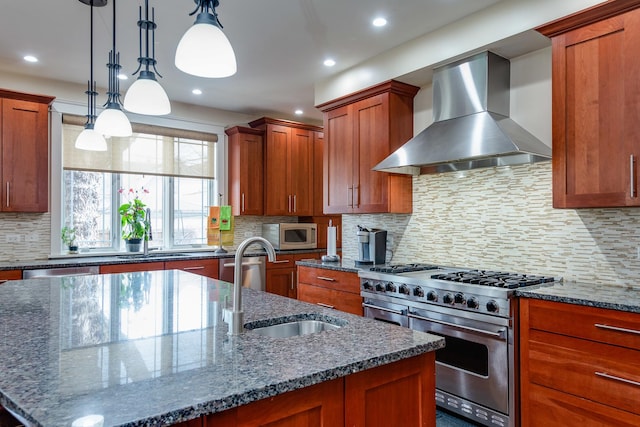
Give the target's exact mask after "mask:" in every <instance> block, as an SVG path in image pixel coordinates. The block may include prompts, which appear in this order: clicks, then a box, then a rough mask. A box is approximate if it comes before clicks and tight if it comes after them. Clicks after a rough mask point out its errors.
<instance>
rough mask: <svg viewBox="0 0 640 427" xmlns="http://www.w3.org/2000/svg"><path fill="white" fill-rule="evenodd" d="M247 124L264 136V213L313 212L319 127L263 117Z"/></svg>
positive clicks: (305, 213)
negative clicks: (315, 144) (315, 160)
mask: <svg viewBox="0 0 640 427" xmlns="http://www.w3.org/2000/svg"><path fill="white" fill-rule="evenodd" d="M249 125H250V126H251V127H252V128H257V129H261V130H263V131H264V135H265V174H264V185H265V196H264V197H265V203H264V207H265V212H264V213H265V215H284V216H287V215H289V216H308V215H313V159H314V157H313V154H314V137H315V133H317V132H322V128H320V127H317V126H312V125H307V124H303V123H298V122H291V121H286V120H276V119H271V118H267V117H263V118H261V119H258V120H255V121H253V122H251V123H249Z"/></svg>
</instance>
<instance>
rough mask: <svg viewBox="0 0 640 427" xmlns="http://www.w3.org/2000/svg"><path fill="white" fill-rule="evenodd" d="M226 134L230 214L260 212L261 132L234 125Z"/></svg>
mask: <svg viewBox="0 0 640 427" xmlns="http://www.w3.org/2000/svg"><path fill="white" fill-rule="evenodd" d="M225 133H226V134H227V136H228V137H229V163H228V166H229V172H228V174H229V194H228V200H229V204H230V205H231V209H232V213H233V215H236V216H238V215H262V214H264V191H265V190H264V186H263V182H264V141H263V134H264V132H263V131H262V130H260V129H252V128H247V127H241V126H236V127H232V128H230V129H226V130H225Z"/></svg>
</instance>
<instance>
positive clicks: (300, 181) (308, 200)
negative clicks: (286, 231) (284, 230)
mask: <svg viewBox="0 0 640 427" xmlns="http://www.w3.org/2000/svg"><path fill="white" fill-rule="evenodd" d="M313 154H314V149H313V133H312V132H311V131H308V130H305V129H298V128H292V129H291V143H290V144H289V159H288V162H289V167H288V170H289V174H290V176H289V187H290V194H291V198H292V201H291V212H292V213H293V214H294V215H298V216H303V215H312V214H313V183H314V181H313V173H314V168H313Z"/></svg>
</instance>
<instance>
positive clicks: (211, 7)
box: [175, 0, 237, 77]
mask: <svg viewBox="0 0 640 427" xmlns="http://www.w3.org/2000/svg"><path fill="white" fill-rule="evenodd" d="M194 1H195V3H197V6H196V9H195V10H194V11H193V12H191V13H190V14H189V16H192V15H194V14H195V13H196V12H197V11H198V10H200V13H198V16H197V17H196V22H195V23H194V24H193V26H192V27H191V28H189V29H188V30H187V32H186V33H184V35H183V36H182V38H181V39H180V42H179V43H178V48H177V49H176V59H175V64H176V67H178V69H180V70H182V71H184V72H185V73H187V74H192V75H194V76H198V77H228V76H232V75H234V74H235V73H236V70H237V66H236V55H235V53H234V52H233V48H232V47H231V43H230V42H229V39H228V38H227V36H225V34H224V33H223V32H222V24H220V20H218V14H217V13H216V7H218V6H219V5H220V2H219V1H218V0H194Z"/></svg>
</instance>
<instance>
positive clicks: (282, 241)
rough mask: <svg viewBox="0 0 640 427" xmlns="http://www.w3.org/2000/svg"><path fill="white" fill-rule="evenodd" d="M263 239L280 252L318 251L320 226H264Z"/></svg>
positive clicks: (284, 224)
mask: <svg viewBox="0 0 640 427" xmlns="http://www.w3.org/2000/svg"><path fill="white" fill-rule="evenodd" d="M262 237H264V238H265V239H267V240H268V241H269V242H270V243H271V244H272V245H273V247H274V248H276V249H279V250H291V249H316V248H317V247H318V224H312V223H280V224H262Z"/></svg>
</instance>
